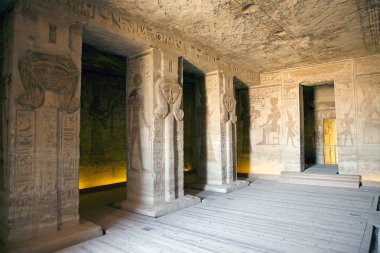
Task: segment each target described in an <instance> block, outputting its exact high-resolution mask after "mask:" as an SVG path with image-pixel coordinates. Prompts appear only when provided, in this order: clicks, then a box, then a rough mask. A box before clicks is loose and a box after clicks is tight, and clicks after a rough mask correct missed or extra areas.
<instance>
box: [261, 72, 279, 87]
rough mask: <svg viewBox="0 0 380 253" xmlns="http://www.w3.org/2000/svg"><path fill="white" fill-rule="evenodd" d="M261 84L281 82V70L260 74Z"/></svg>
mask: <svg viewBox="0 0 380 253" xmlns="http://www.w3.org/2000/svg"><path fill="white" fill-rule="evenodd" d="M260 84H261V85H271V84H272V85H273V84H282V72H277V73H262V74H260Z"/></svg>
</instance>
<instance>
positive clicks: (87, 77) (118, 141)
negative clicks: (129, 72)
mask: <svg viewBox="0 0 380 253" xmlns="http://www.w3.org/2000/svg"><path fill="white" fill-rule="evenodd" d="M125 69H126V58H125V57H122V56H117V55H113V54H110V53H105V52H102V51H100V50H98V49H96V48H95V47H93V46H90V45H87V44H84V45H83V52H82V85H81V131H80V166H79V189H81V190H82V191H83V189H90V188H96V187H105V186H107V185H114V184H122V183H124V182H125V181H126V137H125V124H126V111H125V108H126V97H125V94H126V85H125V84H126V71H125Z"/></svg>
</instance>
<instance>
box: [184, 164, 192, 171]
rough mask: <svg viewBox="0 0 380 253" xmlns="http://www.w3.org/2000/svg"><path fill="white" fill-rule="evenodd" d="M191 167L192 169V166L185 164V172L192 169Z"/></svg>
mask: <svg viewBox="0 0 380 253" xmlns="http://www.w3.org/2000/svg"><path fill="white" fill-rule="evenodd" d="M191 169H192V166H191V165H189V164H185V166H184V167H183V171H184V172H187V171H190V170H191Z"/></svg>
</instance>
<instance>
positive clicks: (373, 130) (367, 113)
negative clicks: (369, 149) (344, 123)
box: [360, 84, 380, 143]
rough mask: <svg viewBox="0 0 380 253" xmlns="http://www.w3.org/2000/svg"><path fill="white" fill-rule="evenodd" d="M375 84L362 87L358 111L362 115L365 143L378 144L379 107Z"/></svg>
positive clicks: (379, 136) (379, 135)
mask: <svg viewBox="0 0 380 253" xmlns="http://www.w3.org/2000/svg"><path fill="white" fill-rule="evenodd" d="M376 85H377V84H372V85H365V86H362V93H363V101H362V102H361V104H360V111H362V112H363V114H364V122H363V130H364V131H363V135H364V142H365V143H380V106H379V104H380V103H379V102H380V101H379V97H378V92H376V87H377V86H376Z"/></svg>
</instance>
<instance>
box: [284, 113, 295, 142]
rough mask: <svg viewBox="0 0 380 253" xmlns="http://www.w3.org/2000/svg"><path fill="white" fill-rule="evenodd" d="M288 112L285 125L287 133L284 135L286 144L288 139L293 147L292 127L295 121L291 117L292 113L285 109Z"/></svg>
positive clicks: (293, 130)
mask: <svg viewBox="0 0 380 253" xmlns="http://www.w3.org/2000/svg"><path fill="white" fill-rule="evenodd" d="M286 112H287V113H288V121H287V122H286V127H287V128H288V135H287V137H286V144H289V139H290V140H291V141H292V146H293V147H294V137H295V136H296V130H295V128H294V124H295V123H296V122H295V120H294V119H293V116H292V114H291V113H290V112H289V110H286Z"/></svg>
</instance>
